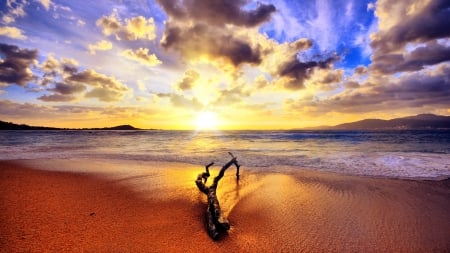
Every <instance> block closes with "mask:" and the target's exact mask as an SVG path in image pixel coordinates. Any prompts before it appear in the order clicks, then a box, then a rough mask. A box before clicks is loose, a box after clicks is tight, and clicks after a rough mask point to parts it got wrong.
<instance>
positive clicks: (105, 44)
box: [88, 40, 113, 54]
mask: <svg viewBox="0 0 450 253" xmlns="http://www.w3.org/2000/svg"><path fill="white" fill-rule="evenodd" d="M112 47H113V45H112V43H111V42H109V41H107V40H101V41H99V42H97V43H96V44H89V45H88V49H89V53H90V54H95V51H107V50H111V49H112Z"/></svg>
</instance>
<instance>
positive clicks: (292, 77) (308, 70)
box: [276, 55, 339, 89]
mask: <svg viewBox="0 0 450 253" xmlns="http://www.w3.org/2000/svg"><path fill="white" fill-rule="evenodd" d="M338 59H339V57H338V56H336V55H333V56H331V57H329V58H327V59H325V60H323V61H308V62H302V61H300V60H298V59H297V56H296V55H295V56H293V57H291V59H290V60H289V61H286V62H284V63H283V64H281V65H280V66H278V69H277V73H276V74H277V75H278V76H280V77H286V78H287V81H286V82H285V83H284V86H285V87H286V88H288V89H300V88H303V87H304V81H305V80H306V79H309V78H310V77H311V75H312V73H313V72H314V70H315V69H330V68H331V65H332V63H333V62H335V61H337V60H338Z"/></svg>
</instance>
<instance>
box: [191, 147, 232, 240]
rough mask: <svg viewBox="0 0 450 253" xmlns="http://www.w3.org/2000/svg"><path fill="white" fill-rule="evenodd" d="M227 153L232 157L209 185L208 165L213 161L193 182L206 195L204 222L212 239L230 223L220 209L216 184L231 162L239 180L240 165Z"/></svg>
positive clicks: (227, 228) (228, 226)
mask: <svg viewBox="0 0 450 253" xmlns="http://www.w3.org/2000/svg"><path fill="white" fill-rule="evenodd" d="M229 154H230V155H231V157H232V159H231V160H230V161H229V162H228V163H226V164H225V165H224V166H223V167H222V169H221V170H220V172H219V174H218V175H217V176H216V177H215V178H214V180H213V183H212V184H211V185H210V186H209V187H208V186H206V182H207V181H208V178H209V176H210V175H211V174H210V173H209V167H211V166H212V165H214V162H212V163H210V164H208V165H206V166H205V172H203V173H200V174H198V176H197V180H195V184H196V185H197V187H198V189H199V190H200V191H201V192H203V193H205V194H206V195H207V196H208V207H207V209H206V222H207V229H208V234H209V236H210V237H211V238H213V239H214V240H216V239H217V238H218V236H219V234H220V233H219V232H220V231H223V230H225V231H226V230H229V229H230V223H229V222H228V220H227V218H225V216H224V215H223V213H222V210H221V209H220V205H219V200H218V199H217V195H216V190H217V185H218V184H219V181H220V179H222V177H223V176H224V174H225V171H226V170H227V169H228V168H229V167H230V166H232V165H233V164H234V165H235V166H236V178H237V179H238V180H239V168H240V165H239V164H238V162H237V158H236V157H234V156H233V154H232V153H230V152H229Z"/></svg>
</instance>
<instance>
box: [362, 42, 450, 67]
mask: <svg viewBox="0 0 450 253" xmlns="http://www.w3.org/2000/svg"><path fill="white" fill-rule="evenodd" d="M445 61H450V46H446V45H441V44H439V43H438V42H436V41H430V42H428V43H426V44H424V45H423V46H420V47H418V48H416V49H414V50H413V51H412V52H410V53H403V54H401V53H396V54H395V53H393V54H385V55H377V56H374V57H373V62H374V63H373V64H372V65H371V69H373V70H375V71H378V72H381V73H383V74H393V73H396V72H403V71H417V70H421V69H423V68H424V67H425V66H429V65H435V64H438V63H441V62H445Z"/></svg>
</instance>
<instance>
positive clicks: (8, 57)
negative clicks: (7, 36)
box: [0, 44, 38, 86]
mask: <svg viewBox="0 0 450 253" xmlns="http://www.w3.org/2000/svg"><path fill="white" fill-rule="evenodd" d="M0 56H1V59H0V82H2V83H8V84H12V83H15V84H17V85H20V86H25V85H26V84H27V83H28V82H30V81H32V80H33V79H34V75H33V73H32V72H31V69H30V68H31V67H32V66H33V65H34V64H35V61H36V59H37V56H38V51H37V50H29V49H22V48H19V47H17V46H15V45H8V44H0Z"/></svg>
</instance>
